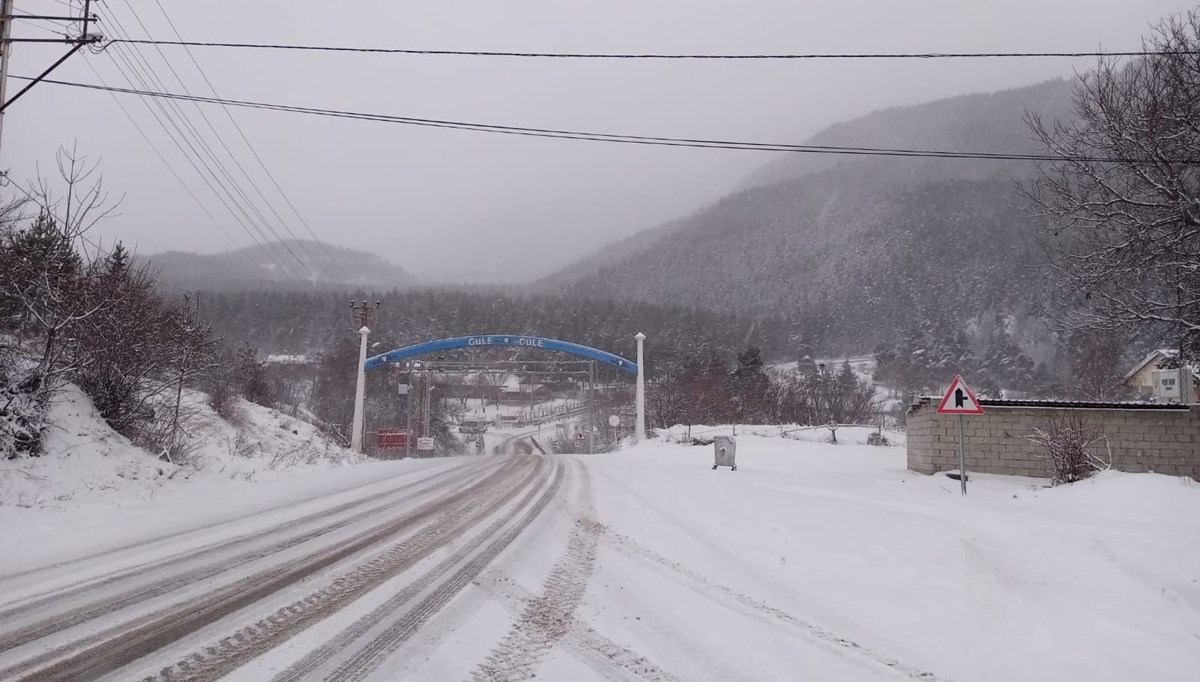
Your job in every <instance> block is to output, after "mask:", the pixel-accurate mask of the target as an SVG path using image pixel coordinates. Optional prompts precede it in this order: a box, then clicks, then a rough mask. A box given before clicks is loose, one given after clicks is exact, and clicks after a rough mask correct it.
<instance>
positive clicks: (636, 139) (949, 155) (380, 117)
mask: <svg viewBox="0 0 1200 682" xmlns="http://www.w3.org/2000/svg"><path fill="white" fill-rule="evenodd" d="M10 77H11V78H17V79H20V80H28V77H25V76H10ZM43 82H45V83H50V84H54V85H62V86H68V87H75V88H84V89H91V90H108V91H112V92H117V93H123V94H130V95H138V96H143V97H151V98H163V99H178V100H186V101H195V102H201V103H209V104H223V105H226V106H237V107H245V108H250V109H262V110H266V111H281V112H289V113H298V114H307V115H312V116H325V117H332V118H345V119H352V120H362V121H376V122H382V123H394V124H400V125H410V126H419V127H432V128H448V129H455V130H470V131H475V132H486V133H496V134H507V135H520V136H529V137H544V138H553V139H566V140H581V141H587V142H609V143H620V144H636V145H650V146H667V147H688V148H699V149H731V150H743V151H768V152H789V153H804V154H837V155H849V156H885V157H905V158H936V159H977V160H989V161H1042V162H1068V161H1074V162H1095V163H1141V162H1145V160H1142V159H1134V158H1126V157H1102V156H1097V157H1067V156H1059V155H1052V154H1026V153H1007V152H976V151H955V150H931V149H903V148H887V147H850V146H838V145H803V144H786V143H772V142H747V141H738V140H719V139H702V138H684V137H666V136H647V135H624V134H614V133H597V132H585V131H574V130H560V129H553V128H531V127H520V126H506V125H495V124H486V123H471V122H465V121H450V120H439V119H425V118H412V117H405V116H394V115H387V114H373V113H364V112H352V111H341V110H336V109H319V108H313V107H300V106H292V105H283V104H270V103H265V102H253V101H246V100H234V99H219V98H212V97H196V96H186V95H179V94H176V93H168V92H155V91H146V90H134V89H128V88H110V87H104V86H100V85H96V84H92V83H78V82H73V81H61V80H54V79H45V80H43ZM1155 162H1158V163H1173V164H1180V165H1197V164H1200V160H1196V159H1156V160H1155Z"/></svg>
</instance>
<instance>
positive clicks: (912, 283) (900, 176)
mask: <svg viewBox="0 0 1200 682" xmlns="http://www.w3.org/2000/svg"><path fill="white" fill-rule="evenodd" d="M1070 88H1071V84H1070V83H1069V82H1067V81H1052V82H1048V83H1043V84H1039V85H1035V86H1030V87H1027V88H1022V89H1017V90H1011V91H1006V92H1002V93H995V94H990V95H969V96H964V97H957V98H953V99H949V100H943V101H939V102H933V103H930V104H926V105H921V106H915V107H903V108H898V109H890V110H887V111H881V112H877V113H874V114H871V115H869V116H865V117H863V118H861V119H858V120H855V121H850V122H847V123H842V124H839V125H836V126H833V127H831V128H829V129H827V130H825V131H823V132H821V133H819V134H817V135H816V136H814V137H813V138H811V139H810V140H808V141H807V143H808V144H825V145H829V144H839V145H856V146H869V147H890V148H921V149H966V150H970V151H984V152H999V151H1005V152H1014V151H1015V152H1034V151H1036V149H1035V148H1034V145H1033V143H1032V141H1031V138H1032V135H1031V134H1030V133H1029V131H1028V128H1027V126H1026V125H1025V122H1024V120H1023V117H1024V115H1025V112H1026V111H1030V112H1036V113H1039V114H1041V115H1042V116H1045V117H1054V116H1061V115H1063V114H1064V112H1066V111H1068V110H1069V102H1070ZM1032 170H1033V167H1032V164H1030V163H1028V162H1023V161H1002V162H997V161H990V160H945V159H913V158H890V157H850V158H846V157H840V156H833V155H803V154H794V155H789V156H787V157H784V158H780V159H777V160H775V161H772V162H771V163H769V164H767V165H766V166H764V167H763V168H762V169H760V170H759V171H758V172H757V173H755V174H753V175H752V176H751V178H750V179H749V180H748V181H747V183H746V187H744V188H743V189H741V190H739V191H737V192H735V193H733V194H731V195H729V196H727V197H725V198H723V199H721V200H719V201H717V202H716V203H714V204H712V205H711V206H709V207H707V208H705V209H703V210H701V211H699V212H697V213H696V214H694V215H692V216H690V217H689V218H687V219H686V220H682V221H677V222H675V223H671V224H668V225H664V226H661V227H658V228H654V229H652V230H649V231H647V232H644V233H641V234H639V235H635V236H634V237H631V238H629V239H627V240H624V241H623V242H621V243H618V244H615V245H612V246H610V247H609V248H608V249H607V250H606V251H605V252H602V253H601V254H599V255H597V256H596V257H594V258H592V259H588V260H585V261H581V262H580V263H577V264H575V265H573V266H572V267H570V268H567V269H566V270H564V271H562V272H560V273H558V274H557V275H555V276H554V277H552V278H548V279H547V280H544V281H543V282H541V283H540V285H539V286H540V287H542V289H543V290H547V291H561V292H565V293H568V294H576V293H580V292H587V293H588V295H591V296H612V297H614V298H617V299H623V300H629V299H638V300H647V301H653V302H674V303H682V304H684V305H692V306H698V307H701V308H705V309H710V310H715V311H723V312H725V313H729V314H742V315H745V314H754V313H755V312H759V311H762V312H766V311H769V312H770V313H772V314H775V315H781V316H783V317H785V318H787V319H788V320H789V323H790V334H791V336H792V338H793V340H801V341H803V342H806V343H809V344H812V345H814V346H815V347H816V348H817V349H818V350H822V351H845V352H858V351H863V350H870V349H872V348H874V347H875V346H876V344H877V343H879V342H880V341H889V340H892V339H895V338H898V337H899V336H900V335H901V334H903V333H905V332H906V331H907V329H908V328H909V327H911V326H912V325H913V324H914V323H916V324H920V325H924V326H930V325H933V324H934V323H937V324H941V325H943V326H945V324H946V323H949V327H950V328H951V329H954V328H957V329H963V328H965V327H966V325H967V322H968V321H971V320H981V319H985V318H986V319H988V320H990V319H992V318H993V317H994V315H995V314H996V313H1000V314H1003V315H1006V316H1019V315H1020V314H1022V313H1023V312H1024V311H1026V310H1028V309H1029V307H1030V306H1032V305H1036V304H1037V302H1038V300H1039V294H1040V291H1041V290H1042V288H1043V284H1042V279H1041V277H1040V275H1039V271H1038V269H1037V265H1038V264H1039V263H1040V262H1041V257H1042V256H1041V252H1040V249H1039V247H1038V246H1037V244H1036V242H1035V238H1034V237H1035V229H1034V228H1035V226H1034V225H1033V223H1032V222H1031V220H1030V219H1029V218H1028V217H1027V216H1026V214H1025V213H1024V211H1023V204H1022V199H1021V197H1020V196H1019V195H1018V193H1017V192H1016V184H1015V182H1014V179H1018V180H1019V179H1020V178H1024V177H1028V175H1029V174H1030V173H1031V172H1032Z"/></svg>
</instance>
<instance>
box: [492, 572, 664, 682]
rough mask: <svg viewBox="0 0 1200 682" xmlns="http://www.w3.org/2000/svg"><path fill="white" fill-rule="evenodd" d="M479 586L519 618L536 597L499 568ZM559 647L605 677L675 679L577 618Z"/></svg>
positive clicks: (633, 681)
mask: <svg viewBox="0 0 1200 682" xmlns="http://www.w3.org/2000/svg"><path fill="white" fill-rule="evenodd" d="M478 585H479V588H480V589H481V590H482V591H483V592H484V593H485V594H487V595H488V596H489V597H490V598H491V599H492V600H493V601H494V602H496V603H498V604H500V606H502V607H503V608H505V609H506V610H507V611H509V612H510V613H512V614H513V615H514V616H516V617H518V618H519V617H520V616H521V614H522V613H523V612H524V609H525V608H526V605H527V604H529V602H531V601H533V600H534V599H536V598H537V595H535V594H533V593H532V592H529V591H527V590H525V589H524V588H522V587H521V586H520V585H517V584H516V583H514V582H513V581H512V580H511V579H509V578H508V577H507V576H505V575H503V574H502V573H500V572H499V571H495V572H488V573H485V574H484V575H482V576H480V578H479V581H478ZM560 646H562V647H563V648H565V649H566V650H567V651H569V652H570V653H571V654H572V655H574V656H575V657H576V658H578V659H579V660H581V661H583V662H585V663H587V664H588V665H590V666H591V667H592V669H594V670H596V671H597V672H599V673H600V674H602V675H604V676H605V677H606V678H608V679H620V680H628V681H630V682H636V681H645V682H676V681H677V680H678V678H677V677H675V676H674V675H672V674H671V673H669V672H667V671H665V670H663V669H662V668H659V667H658V666H657V665H655V664H654V662H653V661H651V660H650V659H648V658H646V657H645V656H643V655H641V654H639V653H637V652H636V651H634V650H633V649H630V648H629V647H627V646H624V645H622V644H618V643H617V642H614V641H613V640H611V639H609V638H607V637H605V636H604V635H602V634H600V633H599V632H597V631H596V630H595V629H594V628H592V627H591V626H589V625H587V624H586V623H585V622H583V621H582V620H580V619H575V620H574V621H573V622H572V623H571V625H570V627H569V628H568V629H567V633H566V635H565V636H564V637H563V638H562V640H561V644H560Z"/></svg>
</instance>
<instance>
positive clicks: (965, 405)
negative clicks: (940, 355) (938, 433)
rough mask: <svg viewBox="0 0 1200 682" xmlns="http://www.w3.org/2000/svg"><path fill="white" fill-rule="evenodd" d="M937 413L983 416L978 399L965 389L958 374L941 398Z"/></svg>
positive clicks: (964, 383)
mask: <svg viewBox="0 0 1200 682" xmlns="http://www.w3.org/2000/svg"><path fill="white" fill-rule="evenodd" d="M937 411H938V414H983V405H980V404H979V399H978V398H976V397H975V393H974V392H973V391H972V390H971V389H970V388H967V382H965V381H963V378H962V375H961V374H959V375H958V376H956V377H954V381H952V382H950V388H949V389H948V390H947V391H946V395H944V396H942V402H941V404H940V405H938V409H937Z"/></svg>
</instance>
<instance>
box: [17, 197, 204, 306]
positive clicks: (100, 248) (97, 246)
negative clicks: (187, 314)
mask: <svg viewBox="0 0 1200 682" xmlns="http://www.w3.org/2000/svg"><path fill="white" fill-rule="evenodd" d="M5 186H6V187H15V188H17V189H18V190H19V191H20V192H21V194H24V195H25V198H26V199H28V200H29V201H32V202H33V203H35V204H40V202H39V201H38V199H37V197H36V196H34V195H33V193H32V192H30V191H29V190H27V189H25V188H24V187H22V186H21V185H20V183H17V182H10V183H8V184H7V185H5ZM77 236H78V237H79V239H80V241H83V242H84V243H86V244H89V245H91V247H92V248H94V249H96V251H97V253H99V254H101V255H102V256H104V257H105V258H107V257H109V256H111V255H112V250H111V249H105V248H104V246H103V244H100V243H97V242H96V241H95V240H93V239H91V238H90V237H88V236H87V235H85V234H79V235H77ZM117 241H118V242H119V241H120V240H117ZM84 255H85V256H87V252H86V250H85V251H84ZM154 282H155V284H158V285H160V286H164V287H167V288H168V289H174V290H176V291H182V292H184V293H188V291H187V290H186V289H181V288H179V287H177V286H175V285H174V284H168V283H167V282H164V281H162V280H160V279H159V278H158V277H155V278H154Z"/></svg>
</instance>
